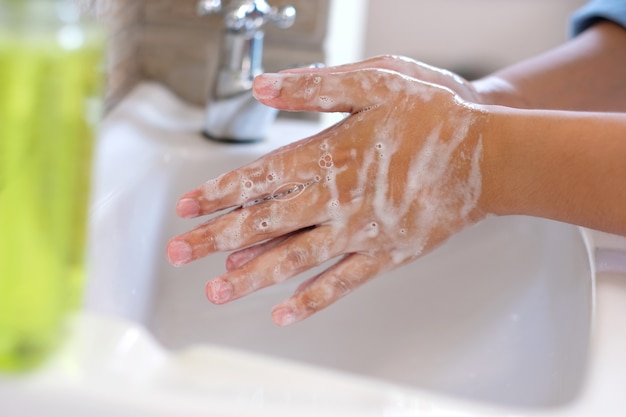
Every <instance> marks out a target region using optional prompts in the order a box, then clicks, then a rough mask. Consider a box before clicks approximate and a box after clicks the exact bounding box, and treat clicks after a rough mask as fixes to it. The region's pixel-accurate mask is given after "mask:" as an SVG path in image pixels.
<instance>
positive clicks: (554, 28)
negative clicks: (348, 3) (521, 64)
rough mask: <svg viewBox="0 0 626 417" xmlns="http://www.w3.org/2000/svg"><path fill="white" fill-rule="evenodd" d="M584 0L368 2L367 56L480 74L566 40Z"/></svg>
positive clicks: (405, 0)
mask: <svg viewBox="0 0 626 417" xmlns="http://www.w3.org/2000/svg"><path fill="white" fill-rule="evenodd" d="M585 2H586V1H585V0H550V1H545V0H507V1H496V0H369V10H368V20H367V35H366V39H365V47H364V49H365V55H366V56H373V55H379V54H386V53H393V54H399V55H405V56H410V57H413V58H416V59H419V60H421V61H425V62H428V63H431V64H433V65H437V66H441V67H444V68H450V69H453V70H458V71H460V72H464V73H467V74H468V76H470V77H471V76H472V75H481V74H483V73H485V72H488V71H492V70H493V69H496V68H499V67H502V66H505V65H508V64H510V63H512V62H515V61H518V60H520V59H523V58H526V57H529V56H532V55H535V54H537V53H540V52H542V51H544V50H546V49H549V48H551V47H553V46H555V45H558V44H560V43H561V42H563V41H564V40H565V39H566V38H567V33H568V19H569V16H570V14H571V13H572V12H573V11H574V10H575V9H577V8H578V7H580V6H581V5H582V4H584V3H585Z"/></svg>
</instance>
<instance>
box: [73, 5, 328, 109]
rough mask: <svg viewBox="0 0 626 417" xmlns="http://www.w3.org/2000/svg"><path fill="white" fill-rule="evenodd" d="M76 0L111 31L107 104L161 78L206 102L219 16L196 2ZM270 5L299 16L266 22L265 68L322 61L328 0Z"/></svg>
mask: <svg viewBox="0 0 626 417" xmlns="http://www.w3.org/2000/svg"><path fill="white" fill-rule="evenodd" d="M75 1H77V2H78V4H80V6H81V8H82V9H83V10H84V11H85V12H87V13H90V14H91V15H94V16H96V17H97V18H98V19H99V20H100V21H102V22H104V24H105V26H106V27H107V28H108V29H109V33H110V37H111V39H110V46H111V48H110V49H111V56H110V58H109V63H108V74H109V80H108V85H107V102H108V105H109V107H110V106H112V105H114V104H115V103H116V102H117V101H119V100H120V99H121V98H122V97H123V96H124V94H126V93H127V92H128V91H129V90H130V89H131V88H132V86H133V85H135V84H136V83H137V82H138V81H139V80H142V79H149V80H155V81H158V82H161V83H163V84H165V85H166V86H168V87H169V88H170V89H171V90H172V91H174V92H175V93H176V94H178V95H179V96H180V97H181V98H183V99H185V100H187V101H189V102H191V103H194V104H197V105H202V104H204V103H205V101H206V97H207V95H208V91H209V86H210V85H211V80H212V79H213V76H214V74H215V69H216V64H217V63H216V59H217V56H218V50H219V34H220V29H221V26H222V21H221V19H220V17H219V16H209V17H198V16H196V12H195V10H196V3H197V0H75ZM269 3H270V4H271V5H272V6H280V5H285V4H291V5H293V6H295V7H296V9H297V19H296V23H295V24H294V26H293V27H291V28H289V29H287V30H280V29H277V28H275V27H271V25H268V27H267V30H266V48H265V56H264V65H265V68H266V69H267V70H269V71H272V70H277V69H282V68H286V67H291V66H296V65H308V64H310V63H314V62H320V61H324V60H325V54H324V38H325V35H326V31H327V21H328V11H329V4H330V0H270V1H269Z"/></svg>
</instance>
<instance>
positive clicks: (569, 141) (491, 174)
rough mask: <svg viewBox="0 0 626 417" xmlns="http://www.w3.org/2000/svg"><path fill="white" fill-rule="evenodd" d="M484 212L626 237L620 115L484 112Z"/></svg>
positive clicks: (624, 141) (625, 151) (625, 147)
mask: <svg viewBox="0 0 626 417" xmlns="http://www.w3.org/2000/svg"><path fill="white" fill-rule="evenodd" d="M489 113H490V115H489V116H488V122H487V128H486V131H485V137H486V138H487V140H485V155H484V160H483V164H484V167H483V172H484V176H483V189H484V192H483V198H482V202H481V204H483V205H484V207H485V211H487V212H490V213H494V214H498V215H506V214H525V215H532V216H539V217H544V218H551V219H555V220H559V221H564V222H568V223H573V224H578V225H582V226H587V227H591V228H594V229H598V230H604V231H608V232H612V233H617V234H622V235H626V115H622V114H609V113H584V112H566V111H542V110H516V109H511V108H506V107H497V106H491V107H489Z"/></svg>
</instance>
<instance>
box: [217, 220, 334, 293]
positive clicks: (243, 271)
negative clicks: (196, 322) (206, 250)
mask: <svg viewBox="0 0 626 417" xmlns="http://www.w3.org/2000/svg"><path fill="white" fill-rule="evenodd" d="M332 237H333V232H332V229H331V228H330V227H329V226H322V227H318V228H314V229H310V230H307V231H303V232H301V233H297V234H295V235H293V236H291V237H290V238H289V239H286V240H285V241H284V242H282V243H281V244H280V245H277V246H275V247H273V248H271V249H269V250H268V251H267V252H265V253H264V254H263V255H261V256H259V257H257V258H255V259H253V260H251V261H250V262H248V263H246V264H244V265H243V266H242V267H241V268H240V269H237V270H235V271H232V272H229V273H227V274H225V275H223V276H221V277H218V278H215V279H213V280H211V281H209V282H208V283H207V286H206V295H207V298H208V299H209V301H211V302H212V303H215V304H223V303H226V302H229V301H232V300H235V299H237V298H241V297H243V296H245V295H248V294H250V293H252V292H254V291H256V290H259V289H261V288H265V287H268V286H270V285H274V284H277V283H280V282H284V281H286V280H288V279H290V278H293V277H295V276H296V275H298V274H300V273H302V272H305V271H307V270H309V269H311V268H314V267H316V266H318V265H320V264H322V263H324V262H326V261H327V260H329V259H331V258H334V257H335V256H337V255H339V253H337V252H338V248H339V244H338V242H337V241H336V240H335V239H332Z"/></svg>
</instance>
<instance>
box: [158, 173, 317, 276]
mask: <svg viewBox="0 0 626 417" xmlns="http://www.w3.org/2000/svg"><path fill="white" fill-rule="evenodd" d="M310 188H311V189H308V190H306V191H304V192H303V193H302V195H301V196H298V197H295V198H293V199H291V200H287V201H284V200H275V201H268V202H264V203H259V204H256V205H254V206H251V207H246V208H241V209H238V210H234V211H231V212H229V213H226V214H223V215H221V216H218V217H216V218H214V219H212V220H210V221H209V222H207V223H204V224H201V225H199V226H198V227H196V228H195V229H192V230H191V231H188V232H186V233H183V234H181V235H179V236H176V237H174V238H173V239H172V240H170V242H169V243H168V245H167V255H168V258H169V261H170V263H171V264H172V265H174V266H182V265H185V264H187V263H189V262H192V261H194V260H196V259H199V258H202V257H204V256H207V255H210V254H212V253H215V252H226V251H232V250H238V249H241V248H245V247H248V246H251V245H255V244H257V243H260V242H263V241H266V240H268V239H274V238H277V237H280V236H283V235H286V234H289V233H292V232H294V231H297V230H300V229H304V228H306V227H310V226H314V225H316V224H321V223H323V222H325V221H327V220H328V216H329V213H328V211H327V210H320V207H325V206H326V201H325V198H327V197H326V196H325V195H326V193H325V191H324V190H325V188H324V187H315V185H313V186H311V187H310ZM313 188H315V189H313Z"/></svg>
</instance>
